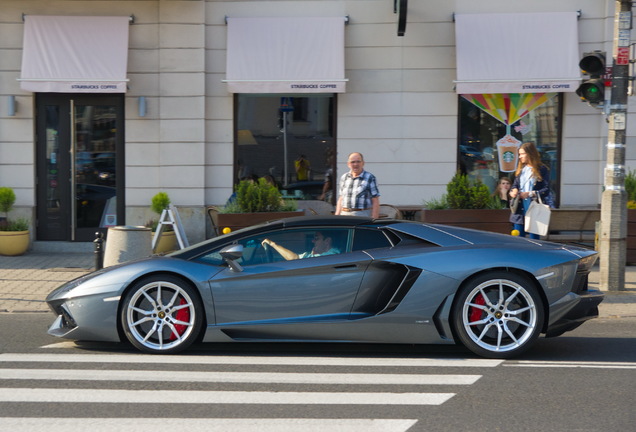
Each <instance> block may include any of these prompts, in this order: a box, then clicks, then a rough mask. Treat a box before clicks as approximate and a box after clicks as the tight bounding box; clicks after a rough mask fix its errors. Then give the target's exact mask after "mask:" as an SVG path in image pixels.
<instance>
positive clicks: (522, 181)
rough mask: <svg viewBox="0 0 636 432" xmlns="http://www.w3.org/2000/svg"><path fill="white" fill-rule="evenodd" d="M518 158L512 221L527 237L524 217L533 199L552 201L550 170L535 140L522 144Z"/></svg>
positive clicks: (521, 234)
mask: <svg viewBox="0 0 636 432" xmlns="http://www.w3.org/2000/svg"><path fill="white" fill-rule="evenodd" d="M518 159H519V160H518V163H517V170H516V171H515V179H514V182H513V183H512V188H511V189H510V198H511V199H512V200H513V201H517V205H516V209H514V211H513V212H512V214H511V215H510V222H512V224H513V225H514V229H516V230H518V231H519V236H521V237H525V236H526V230H525V227H524V217H525V214H526V211H527V210H528V209H529V208H530V204H531V203H532V201H533V200H535V199H537V198H539V199H540V200H541V201H543V202H544V203H546V204H550V203H551V197H550V170H549V169H548V167H547V166H545V165H544V164H543V163H541V156H540V155H539V151H538V150H537V147H536V146H535V145H534V143H533V142H525V143H523V144H521V146H520V147H519V158H518ZM550 207H552V205H550ZM528 234H530V238H532V239H539V238H540V236H539V234H534V233H528Z"/></svg>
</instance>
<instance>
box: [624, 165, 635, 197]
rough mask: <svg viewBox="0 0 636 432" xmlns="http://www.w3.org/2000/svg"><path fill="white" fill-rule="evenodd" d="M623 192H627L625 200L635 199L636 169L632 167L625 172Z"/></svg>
mask: <svg viewBox="0 0 636 432" xmlns="http://www.w3.org/2000/svg"><path fill="white" fill-rule="evenodd" d="M625 192H627V201H636V171H634V170H632V169H629V170H628V171H627V174H625Z"/></svg>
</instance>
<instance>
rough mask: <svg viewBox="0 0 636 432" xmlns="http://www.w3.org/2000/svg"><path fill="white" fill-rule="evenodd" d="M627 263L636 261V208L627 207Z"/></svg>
mask: <svg viewBox="0 0 636 432" xmlns="http://www.w3.org/2000/svg"><path fill="white" fill-rule="evenodd" d="M625 262H626V263H627V264H634V263H636V210H634V209H627V250H626V252H625Z"/></svg>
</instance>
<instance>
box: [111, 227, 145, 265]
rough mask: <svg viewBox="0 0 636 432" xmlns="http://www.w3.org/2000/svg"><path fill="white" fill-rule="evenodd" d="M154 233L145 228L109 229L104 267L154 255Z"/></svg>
mask: <svg viewBox="0 0 636 432" xmlns="http://www.w3.org/2000/svg"><path fill="white" fill-rule="evenodd" d="M151 235H152V231H151V230H150V228H147V227H143V226H129V225H124V226H114V227H109V228H108V234H106V239H107V240H106V247H105V248H104V263H103V266H104V267H110V266H112V265H115V264H121V263H123V262H126V261H130V260H134V259H138V258H144V257H148V256H150V255H152V238H151Z"/></svg>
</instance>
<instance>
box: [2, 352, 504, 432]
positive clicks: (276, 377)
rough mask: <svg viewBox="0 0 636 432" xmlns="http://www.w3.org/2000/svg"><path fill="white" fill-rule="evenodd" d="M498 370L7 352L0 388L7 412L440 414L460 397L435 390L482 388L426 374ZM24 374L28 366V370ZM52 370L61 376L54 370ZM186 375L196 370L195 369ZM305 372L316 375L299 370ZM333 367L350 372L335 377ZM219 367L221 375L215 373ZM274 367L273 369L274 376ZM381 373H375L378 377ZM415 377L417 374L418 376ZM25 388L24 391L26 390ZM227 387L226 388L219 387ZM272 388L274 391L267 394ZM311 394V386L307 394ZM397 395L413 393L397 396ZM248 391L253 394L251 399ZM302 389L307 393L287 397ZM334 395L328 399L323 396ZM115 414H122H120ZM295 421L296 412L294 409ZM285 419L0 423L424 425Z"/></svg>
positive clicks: (358, 431)
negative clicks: (394, 410) (366, 410)
mask: <svg viewBox="0 0 636 432" xmlns="http://www.w3.org/2000/svg"><path fill="white" fill-rule="evenodd" d="M501 363H502V361H501V360H485V359H465V360H464V359H426V358H385V357H378V358H374V357H329V356H325V357H318V356H314V357H311V356H307V357H304V356H257V355H254V356H249V355H248V356H188V355H185V356H150V355H141V354H130V355H126V354H40V353H38V354H19V353H3V354H0V364H2V365H3V366H5V367H2V368H0V382H11V385H6V384H5V385H2V384H1V383H0V404H12V403H14V404H15V403H17V404H24V403H27V404H29V405H31V404H49V403H51V404H55V406H60V404H62V405H64V404H68V405H70V406H77V404H80V405H81V404H96V406H101V405H103V404H108V405H109V406H115V405H116V404H128V405H132V404H135V405H139V406H142V405H147V406H155V405H157V404H165V405H168V406H171V407H172V406H185V405H189V404H191V405H196V406H203V405H208V406H210V407H216V406H218V405H221V406H227V405H238V406H243V407H246V406H250V405H255V406H259V405H263V406H277V410H279V411H280V410H283V409H284V407H285V406H287V405H289V406H295V407H297V406H299V405H301V406H325V407H329V406H360V407H361V406H381V407H384V406H412V407H418V406H420V407H421V406H436V405H441V404H443V403H445V402H447V401H448V400H450V399H451V398H453V396H454V395H455V393H453V392H448V391H443V390H447V388H445V387H444V388H442V391H435V388H440V387H442V386H470V385H473V384H475V383H476V382H477V381H478V380H479V379H480V378H481V375H477V374H456V373H429V372H431V370H430V369H426V370H425V368H449V367H454V368H466V367H470V368H477V369H476V370H479V368H492V367H496V366H499V365H500V364H501ZM38 364H42V365H46V367H38ZM27 365H28V366H29V367H26V366H27ZM50 365H56V366H57V365H59V366H60V367H55V368H48V367H49V366H50ZM69 365H72V367H69ZM127 366H130V367H127ZM175 366H179V370H172V369H174V368H175ZM189 366H191V369H192V370H188V369H190V368H189ZM253 367H259V368H264V369H265V371H262V372H261V371H258V372H255V371H253V369H251V368H253ZM281 367H282V368H284V369H283V370H284V372H281V371H280V370H281ZM304 367H307V368H311V370H312V372H305V371H302V369H303V368H304ZM332 367H342V368H346V369H338V370H336V371H335V372H332ZM219 368H222V369H223V370H217V369H219ZM268 368H269V369H271V368H274V369H275V370H274V371H268V370H267V369H268ZM374 368H377V371H376V370H374ZM406 368H408V369H406ZM414 368H415V369H414ZM165 369H168V370H165ZM202 369H203V370H202ZM206 369H214V370H206ZM228 369H229V370H228ZM243 369H246V370H243ZM288 369H289V371H288V372H287V370H288ZM299 370H300V372H299ZM345 370H346V372H345ZM418 370H420V372H419V373H418V372H417V371H418ZM401 371H404V372H405V373H401ZM423 372H426V373H423ZM60 381H65V382H68V383H69V384H70V383H75V384H74V385H72V386H70V387H77V388H68V387H67V386H66V384H64V385H62V386H60V385H57V386H56V385H53V384H44V385H43V384H40V383H41V382H45V383H50V382H60ZM153 382H157V383H160V388H159V389H154V388H152V384H151V383H153ZM23 383H26V384H27V385H21V384H23ZM80 383H83V384H80ZM142 383H146V384H142ZM148 383H150V387H148V386H149V384H148ZM165 383H172V385H171V386H170V387H166V384H165ZM227 384H237V385H241V387H230V390H226V389H225V388H227ZM224 385H225V387H222V386H224ZM265 385H266V386H267V387H263V386H265ZM334 385H335V386H338V385H340V386H343V387H342V388H341V389H340V388H338V387H335V390H334V387H325V386H334ZM173 386H178V387H173ZM219 386H221V387H219ZM246 386H248V387H246ZM281 386H287V387H281ZM290 386H301V387H296V388H294V387H290ZM305 386H308V387H307V388H305ZM380 386H382V387H380ZM396 386H407V387H399V388H397V387H396ZM180 387H181V388H180ZM183 387H185V388H183ZM250 387H254V389H253V390H250ZM208 388H209V389H208ZM297 388H300V389H301V390H300V391H290V389H292V390H297ZM458 388H461V387H458ZM327 389H328V391H325V390H327ZM378 389H379V390H378ZM157 390H160V391H157ZM456 390H457V388H455V387H453V388H452V389H451V391H456ZM111 410H113V412H115V411H114V410H115V409H114V408H111ZM4 412H7V411H4ZM29 412H30V411H29ZM140 412H141V413H143V412H144V410H143V409H140ZM219 412H220V411H219ZM282 412H284V411H282ZM292 412H294V413H295V412H296V411H295V409H294V410H293V411H292ZM167 415H168V416H169V415H170V414H169V413H168V414H167ZM5 416H6V414H5ZM282 417H283V418H242V419H241V418H236V419H235V418H206V419H191V418H188V419H179V418H160V419H156V418H151V419H144V418H139V419H138V418H131V419H127V418H99V417H96V418H83V419H74V418H70V417H69V418H65V417H64V416H62V417H61V418H54V419H47V418H39V417H7V418H0V424H2V425H3V426H2V427H3V428H7V430H11V431H17V432H21V431H29V432H32V431H38V430H47V431H52V430H64V431H66V432H69V431H70V432H72V431H75V430H77V431H79V430H82V431H84V430H86V427H87V425H90V429H91V432H100V431H102V430H103V431H106V430H108V431H109V432H110V431H112V430H118V432H125V431H132V430H134V431H136V432H140V431H141V432H143V431H145V430H148V431H150V430H153V431H154V430H156V428H157V425H158V424H160V425H161V428H162V429H166V428H168V429H169V428H170V425H174V427H176V426H178V427H179V428H180V429H184V430H191V431H193V432H197V431H203V430H205V431H212V432H214V431H217V430H218V431H221V430H222V431H227V430H232V431H237V432H251V431H257V430H258V431H259V432H268V431H277V432H285V431H298V430H303V431H320V432H323V431H324V430H326V429H328V430H338V431H350V432H374V431H392V432H394V431H398V432H399V431H406V430H408V429H409V428H410V427H411V426H413V425H414V424H415V423H416V422H417V420H413V419H382V418H371V419H365V418H355V419H346V418H342V419H329V418H311V419H303V418H284V417H286V416H284V415H283V416H282ZM327 417H328V416H327ZM47 420H48V421H47ZM158 422H159V423H158ZM52 425H53V427H51V426H52Z"/></svg>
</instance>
